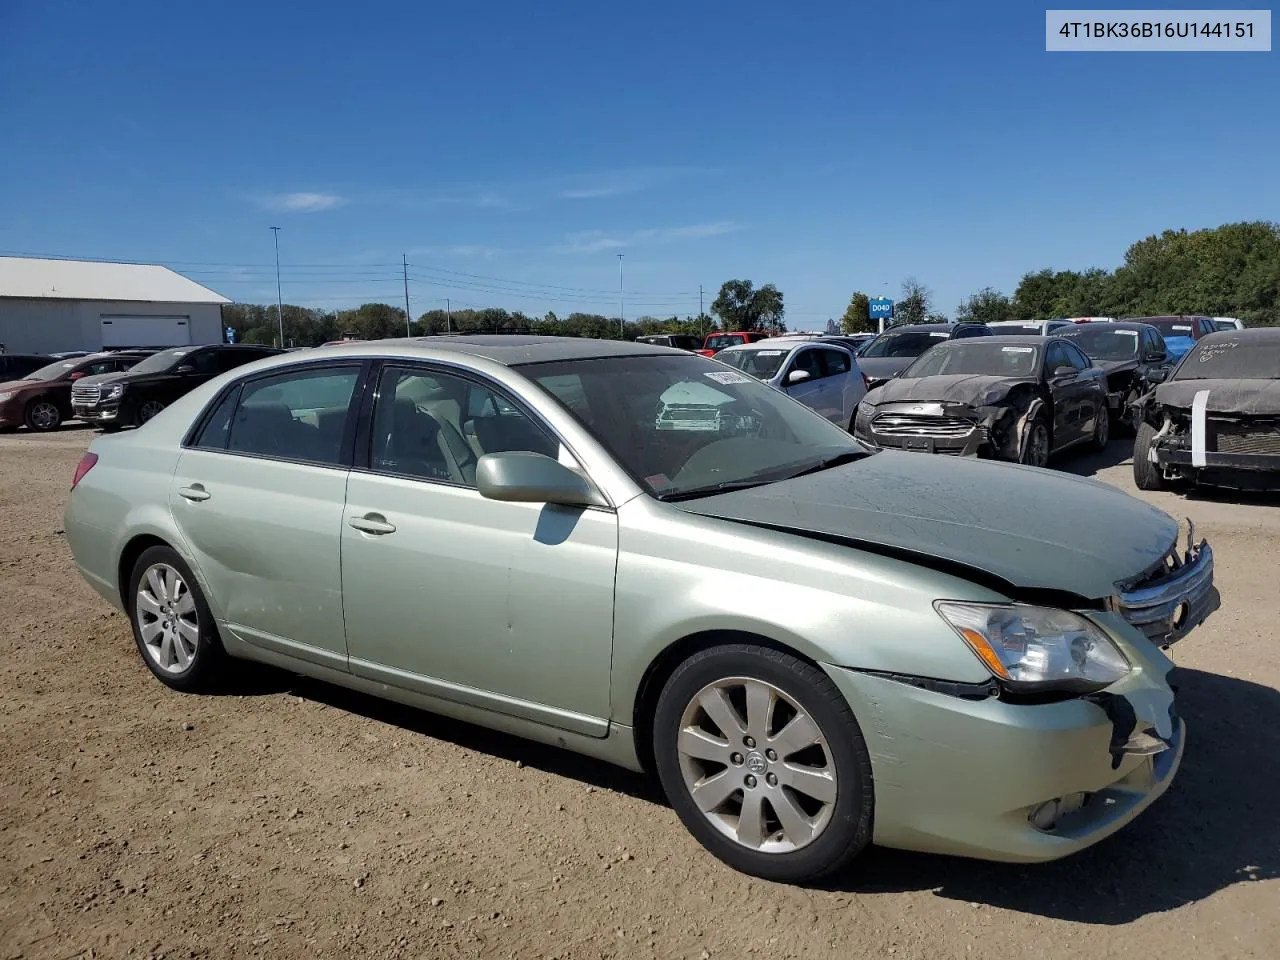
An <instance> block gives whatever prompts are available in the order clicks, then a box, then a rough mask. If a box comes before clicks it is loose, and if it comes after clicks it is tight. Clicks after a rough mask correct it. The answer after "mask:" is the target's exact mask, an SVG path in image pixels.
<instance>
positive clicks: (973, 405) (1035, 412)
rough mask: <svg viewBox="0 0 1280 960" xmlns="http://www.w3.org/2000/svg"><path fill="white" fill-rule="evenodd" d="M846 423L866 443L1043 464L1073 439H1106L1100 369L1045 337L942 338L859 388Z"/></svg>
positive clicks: (1100, 442)
mask: <svg viewBox="0 0 1280 960" xmlns="http://www.w3.org/2000/svg"><path fill="white" fill-rule="evenodd" d="M853 432H854V434H855V435H856V436H857V437H858V438H859V439H861V440H863V441H865V442H866V443H869V444H872V445H873V446H876V447H882V448H897V449H901V450H907V451H913V452H917V453H943V454H951V455H953V456H967V457H983V458H987V459H994V460H1009V461H1013V462H1015V463H1024V464H1028V465H1030V466H1035V467H1044V466H1046V465H1047V464H1048V462H1049V457H1050V456H1051V455H1052V454H1054V453H1057V452H1059V451H1062V450H1065V449H1067V448H1069V447H1072V446H1075V445H1077V444H1082V443H1088V444H1091V445H1092V446H1093V447H1095V448H1096V449H1099V450H1101V449H1104V448H1105V447H1106V445H1107V442H1108V440H1109V436H1110V415H1109V413H1108V408H1107V388H1106V378H1105V376H1104V374H1103V373H1102V371H1101V370H1100V369H1098V368H1096V367H1095V366H1094V365H1093V364H1092V362H1091V361H1090V360H1089V358H1088V357H1086V356H1085V355H1084V354H1083V353H1081V352H1080V351H1079V350H1077V349H1076V348H1075V347H1074V346H1072V345H1071V343H1069V342H1068V341H1066V340H1063V339H1059V338H1055V337H1026V336H1011V337H984V338H982V339H974V340H952V341H948V342H947V343H943V344H939V345H938V346H935V347H933V348H932V349H931V350H929V351H928V352H927V353H925V354H924V355H922V356H921V357H920V358H919V359H918V360H916V361H915V362H913V363H912V364H911V366H909V367H908V368H907V369H906V370H904V371H903V372H902V374H901V375H900V376H899V377H898V378H897V379H895V380H891V381H889V382H888V383H886V384H884V385H883V386H881V387H877V388H876V389H874V390H872V391H871V392H870V393H868V394H867V396H866V397H865V398H864V399H863V401H862V403H860V404H859V405H858V414H857V417H856V418H855V420H854V427H853Z"/></svg>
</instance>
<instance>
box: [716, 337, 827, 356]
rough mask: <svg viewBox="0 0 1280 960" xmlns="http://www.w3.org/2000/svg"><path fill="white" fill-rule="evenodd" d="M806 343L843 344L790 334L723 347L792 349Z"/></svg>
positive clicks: (806, 344)
mask: <svg viewBox="0 0 1280 960" xmlns="http://www.w3.org/2000/svg"><path fill="white" fill-rule="evenodd" d="M808 345H813V346H816V347H820V346H824V345H825V346H828V347H830V346H837V347H839V346H843V344H839V343H834V344H833V343H832V342H831V341H830V340H827V341H825V342H824V341H823V340H822V339H821V338H820V337H810V336H804V335H799V336H791V337H789V336H781V337H767V338H766V339H764V340H755V341H752V342H751V343H738V344H735V345H734V346H732V347H725V350H733V351H735V352H741V351H743V350H781V349H783V348H789V349H794V348H795V347H803V346H808Z"/></svg>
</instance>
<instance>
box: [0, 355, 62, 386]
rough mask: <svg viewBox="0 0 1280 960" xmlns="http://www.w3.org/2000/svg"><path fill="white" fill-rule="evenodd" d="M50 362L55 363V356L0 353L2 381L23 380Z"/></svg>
mask: <svg viewBox="0 0 1280 960" xmlns="http://www.w3.org/2000/svg"><path fill="white" fill-rule="evenodd" d="M50 363H53V357H47V356H45V355H44V354H42V353H0V383H4V381H6V380H21V379H22V378H23V377H25V376H26V375H27V374H28V373H34V372H35V371H37V370H39V369H40V368H41V367H43V366H47V365H48V364H50Z"/></svg>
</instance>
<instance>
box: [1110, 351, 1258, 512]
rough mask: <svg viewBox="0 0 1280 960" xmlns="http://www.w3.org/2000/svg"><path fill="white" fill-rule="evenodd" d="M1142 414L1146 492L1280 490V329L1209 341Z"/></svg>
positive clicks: (1138, 455)
mask: <svg viewBox="0 0 1280 960" xmlns="http://www.w3.org/2000/svg"><path fill="white" fill-rule="evenodd" d="M1137 409H1138V415H1139V417H1140V422H1139V424H1138V432H1137V436H1136V437H1135V438H1134V443H1133V479H1134V482H1135V483H1136V484H1137V485H1138V487H1139V488H1140V489H1142V490H1160V489H1162V488H1164V487H1167V486H1169V485H1171V484H1174V483H1177V482H1190V483H1203V484H1207V485H1212V486H1224V487H1234V488H1236V489H1240V490H1277V489H1280V329H1275V328H1269V329H1268V328H1262V329H1257V328H1255V329H1251V330H1224V331H1222V332H1220V333H1211V334H1209V335H1208V336H1206V337H1203V338H1202V339H1200V340H1198V341H1197V342H1196V345H1195V346H1194V347H1192V348H1191V352H1190V353H1188V354H1187V355H1186V356H1185V357H1184V358H1183V359H1182V362H1181V363H1179V364H1178V366H1177V368H1176V369H1175V370H1174V372H1173V375H1172V376H1171V377H1170V378H1169V379H1168V380H1167V381H1166V382H1165V383H1162V384H1160V385H1159V386H1157V387H1156V388H1155V390H1153V391H1152V392H1151V393H1149V394H1147V395H1146V396H1145V397H1143V398H1142V400H1141V401H1140V402H1139V404H1138V407H1137Z"/></svg>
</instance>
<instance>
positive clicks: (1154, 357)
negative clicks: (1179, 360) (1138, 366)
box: [1147, 353, 1169, 363]
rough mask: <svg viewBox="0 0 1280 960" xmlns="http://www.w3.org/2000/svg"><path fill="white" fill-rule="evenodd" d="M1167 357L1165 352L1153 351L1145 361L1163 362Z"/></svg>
mask: <svg viewBox="0 0 1280 960" xmlns="http://www.w3.org/2000/svg"><path fill="white" fill-rule="evenodd" d="M1168 359H1169V355H1168V354H1167V353H1153V354H1151V355H1150V356H1148V357H1147V363H1164V362H1165V361H1167V360H1168Z"/></svg>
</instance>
